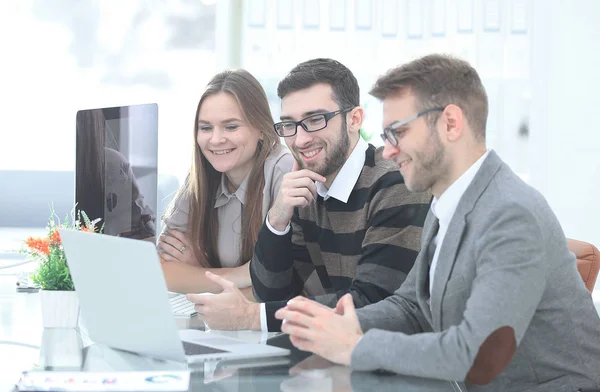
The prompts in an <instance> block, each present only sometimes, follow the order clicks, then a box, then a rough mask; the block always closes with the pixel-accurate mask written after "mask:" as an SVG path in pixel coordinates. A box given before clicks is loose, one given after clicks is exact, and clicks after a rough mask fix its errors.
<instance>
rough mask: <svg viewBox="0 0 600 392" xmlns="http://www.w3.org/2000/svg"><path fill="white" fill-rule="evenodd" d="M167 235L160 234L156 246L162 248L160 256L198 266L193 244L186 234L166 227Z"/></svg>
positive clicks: (167, 259)
mask: <svg viewBox="0 0 600 392" xmlns="http://www.w3.org/2000/svg"><path fill="white" fill-rule="evenodd" d="M167 232H168V233H169V235H161V236H160V237H159V239H158V246H159V248H160V249H162V251H163V252H162V254H161V258H162V259H164V260H166V261H180V262H182V263H186V264H189V265H193V266H196V267H197V266H198V258H197V257H196V254H195V253H194V246H193V244H192V241H191V239H190V238H189V237H188V235H187V234H185V233H183V232H181V231H179V230H175V229H168V230H167Z"/></svg>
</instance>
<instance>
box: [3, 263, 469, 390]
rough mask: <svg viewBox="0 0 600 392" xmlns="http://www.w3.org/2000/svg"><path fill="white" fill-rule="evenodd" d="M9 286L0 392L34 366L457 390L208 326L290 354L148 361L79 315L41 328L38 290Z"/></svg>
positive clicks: (231, 383) (6, 279) (239, 385)
mask: <svg viewBox="0 0 600 392" xmlns="http://www.w3.org/2000/svg"><path fill="white" fill-rule="evenodd" d="M15 283H16V276H15V275H0V392H5V391H13V390H16V389H14V385H15V384H16V383H17V382H18V380H19V378H20V376H21V374H22V372H23V371H41V370H42V371H69V372H71V371H73V372H80V371H87V372H117V371H134V370H137V371H154V370H156V371H177V370H188V371H190V373H191V379H190V387H189V390H190V391H460V389H458V387H457V386H456V385H455V384H453V383H450V382H445V381H436V380H427V379H420V378H412V377H404V376H398V375H391V374H383V373H363V372H352V371H350V369H349V368H347V367H345V366H338V365H334V364H332V363H330V362H328V361H326V360H324V359H322V358H320V357H318V356H314V355H310V354H309V353H305V352H302V351H299V350H296V349H293V347H291V345H290V343H289V339H287V336H285V335H278V336H275V334H269V336H265V334H263V333H261V332H251V331H240V332H235V331H232V332H227V331H222V332H221V331H212V332H213V333H218V334H224V335H227V336H232V337H236V338H238V339H240V340H246V341H253V342H256V341H263V342H264V343H265V344H274V345H277V346H281V347H286V348H291V349H292V352H291V354H290V355H289V356H287V357H282V358H272V359H263V360H256V359H253V360H247V361H240V360H238V361H229V362H227V361H222V362H205V363H203V364H198V365H193V367H192V366H189V367H188V365H186V364H180V363H175V362H166V361H159V360H154V359H151V358H147V357H142V356H139V355H136V354H133V353H128V352H124V351H120V350H114V349H111V348H109V347H106V346H103V345H98V344H94V343H93V342H92V341H91V340H90V339H89V337H88V336H87V333H86V330H85V320H80V326H79V328H78V329H59V328H53V329H44V328H42V323H41V312H40V309H39V306H40V305H39V294H37V293H33V294H32V293H17V292H16V290H15ZM176 320H177V325H178V327H180V328H182V329H183V328H199V329H204V323H203V322H202V320H201V318H199V317H195V318H192V319H176ZM269 337H270V338H269ZM265 338H268V339H265Z"/></svg>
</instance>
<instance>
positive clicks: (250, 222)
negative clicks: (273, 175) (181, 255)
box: [167, 69, 279, 267]
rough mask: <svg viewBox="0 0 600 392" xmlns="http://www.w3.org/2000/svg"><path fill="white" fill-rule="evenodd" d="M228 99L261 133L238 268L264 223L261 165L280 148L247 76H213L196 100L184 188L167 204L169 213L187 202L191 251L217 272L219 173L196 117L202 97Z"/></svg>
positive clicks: (261, 95) (263, 100)
mask: <svg viewBox="0 0 600 392" xmlns="http://www.w3.org/2000/svg"><path fill="white" fill-rule="evenodd" d="M222 92H224V93H228V94H231V96H233V97H234V98H235V100H236V101H237V103H238V105H239V106H240V110H241V111H242V114H243V116H244V118H245V120H246V121H247V123H248V124H249V125H250V126H252V127H253V128H255V129H257V130H259V131H260V132H261V138H260V140H259V141H258V145H257V148H256V153H255V155H254V159H255V160H254V165H253V167H252V170H251V171H250V173H249V176H250V177H249V178H248V184H251V186H249V187H248V192H247V195H246V204H245V205H244V209H243V214H242V233H241V246H240V259H239V260H238V264H243V263H245V262H247V261H249V260H250V259H251V258H252V254H253V252H254V244H255V243H256V240H257V238H258V232H259V230H260V228H261V226H262V223H263V214H262V202H263V188H264V186H265V175H264V165H265V160H266V159H267V157H268V156H269V155H270V154H271V153H272V152H273V150H274V149H275V148H276V146H277V145H279V138H278V136H277V135H276V133H275V131H274V130H273V117H272V115H271V109H270V108H269V102H268V100H267V95H266V94H265V91H264V89H263V88H262V86H261V85H260V83H259V82H258V80H256V78H255V77H254V76H252V75H251V74H250V73H249V72H248V71H245V70H243V69H240V70H227V71H223V72H221V73H219V74H217V75H215V76H214V77H213V78H212V79H211V80H210V82H209V83H208V85H207V86H206V90H205V91H204V93H203V94H202V96H201V97H200V102H198V107H197V109H196V116H195V119H194V140H193V142H194V152H193V159H192V166H191V168H190V172H189V173H188V176H187V178H186V180H185V183H184V185H183V186H182V187H181V188H180V189H179V191H178V192H177V195H176V196H175V200H174V202H173V203H172V204H171V208H170V211H169V212H168V213H167V215H169V214H173V213H174V210H173V208H174V207H175V206H176V205H177V204H178V203H177V200H180V199H181V198H182V197H184V196H185V195H187V196H188V199H189V217H188V234H189V235H190V237H191V238H192V240H193V241H195V242H194V248H195V249H194V251H195V253H196V255H197V256H198V262H199V265H200V266H202V267H221V260H220V259H219V253H218V245H217V244H218V242H217V240H218V238H217V236H218V233H219V221H218V216H217V210H216V209H215V208H214V198H215V195H216V192H217V188H218V187H219V185H220V183H221V176H222V175H223V174H222V173H220V172H218V171H216V170H215V169H214V168H213V166H212V165H211V164H210V162H208V160H207V159H206V157H205V156H204V155H203V154H202V151H201V150H200V147H199V146H198V143H197V141H196V140H197V134H198V115H199V113H200V108H201V106H202V103H203V102H204V100H205V99H206V98H207V97H210V96H212V95H215V94H218V93H222Z"/></svg>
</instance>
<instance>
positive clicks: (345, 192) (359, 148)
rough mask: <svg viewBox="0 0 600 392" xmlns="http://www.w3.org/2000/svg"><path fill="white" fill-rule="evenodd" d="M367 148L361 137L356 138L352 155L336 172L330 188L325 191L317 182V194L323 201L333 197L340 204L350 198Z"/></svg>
mask: <svg viewBox="0 0 600 392" xmlns="http://www.w3.org/2000/svg"><path fill="white" fill-rule="evenodd" d="M368 148H369V143H367V142H366V141H365V140H364V139H363V138H362V137H359V138H358V143H356V146H355V147H354V150H352V153H351V154H350V156H349V157H348V159H347V160H346V162H345V163H344V165H343V166H342V168H341V169H340V171H339V172H338V174H337V176H335V179H334V180H333V183H331V187H330V188H329V189H327V186H325V184H323V183H322V182H317V193H318V194H319V196H321V197H322V198H323V199H324V200H327V199H329V198H330V197H333V198H335V199H338V200H339V201H341V202H342V203H347V202H348V198H350V193H352V190H353V189H354V185H356V181H358V177H359V176H360V173H361V172H362V169H363V166H364V165H365V152H366V151H367V149H368Z"/></svg>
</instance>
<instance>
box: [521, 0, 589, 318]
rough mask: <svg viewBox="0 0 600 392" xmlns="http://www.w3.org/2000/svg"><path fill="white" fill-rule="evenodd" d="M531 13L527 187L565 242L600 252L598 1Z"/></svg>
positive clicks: (550, 4)
mask: <svg viewBox="0 0 600 392" xmlns="http://www.w3.org/2000/svg"><path fill="white" fill-rule="evenodd" d="M534 6H535V17H534V30H533V44H532V49H533V52H532V65H533V67H532V74H531V76H532V105H531V143H530V156H531V160H530V162H531V167H530V183H531V184H532V185H533V186H535V187H536V188H537V189H539V190H540V191H541V192H542V193H543V194H544V195H545V196H546V199H547V200H548V202H549V203H550V205H551V207H552V208H553V210H554V212H555V213H556V215H557V216H558V219H559V220H560V222H561V224H562V226H563V230H564V231H565V234H566V235H567V237H571V238H576V239H580V240H584V241H587V242H591V243H593V244H594V245H596V246H597V247H600V226H599V224H600V126H599V125H598V121H597V118H598V114H599V113H600V100H599V99H598V93H599V92H600V76H599V75H598V69H599V67H598V65H599V63H600V43H599V42H600V24H598V22H597V17H598V15H599V14H600V1H597V0H577V1H563V0H536V2H535V4H534ZM594 300H595V303H596V308H597V309H598V311H599V312H600V282H597V283H596V289H595V291H594Z"/></svg>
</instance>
